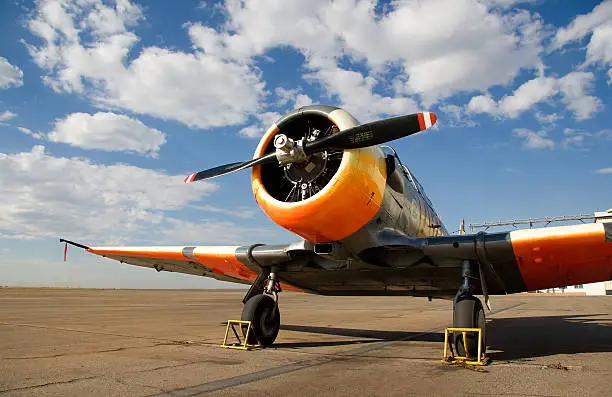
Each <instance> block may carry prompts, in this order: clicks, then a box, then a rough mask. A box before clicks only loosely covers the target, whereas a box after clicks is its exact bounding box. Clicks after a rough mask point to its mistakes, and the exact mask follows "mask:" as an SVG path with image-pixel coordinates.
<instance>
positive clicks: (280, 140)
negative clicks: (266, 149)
mask: <svg viewBox="0 0 612 397" xmlns="http://www.w3.org/2000/svg"><path fill="white" fill-rule="evenodd" d="M274 147H275V148H276V159H277V160H278V163H279V164H280V165H287V164H292V163H302V162H304V161H306V160H308V155H307V154H306V152H305V151H304V144H303V139H300V140H299V141H294V140H293V139H291V138H289V137H287V136H286V135H285V134H278V135H277V136H276V137H275V138H274Z"/></svg>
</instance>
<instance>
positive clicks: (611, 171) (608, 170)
mask: <svg viewBox="0 0 612 397" xmlns="http://www.w3.org/2000/svg"><path fill="white" fill-rule="evenodd" d="M597 172H598V173H599V174H612V167H611V168H601V169H599V170H597Z"/></svg>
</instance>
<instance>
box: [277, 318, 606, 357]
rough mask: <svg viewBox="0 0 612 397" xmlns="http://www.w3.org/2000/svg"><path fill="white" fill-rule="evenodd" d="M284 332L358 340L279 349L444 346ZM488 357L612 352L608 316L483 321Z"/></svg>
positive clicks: (354, 333)
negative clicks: (377, 344)
mask: <svg viewBox="0 0 612 397" xmlns="http://www.w3.org/2000/svg"><path fill="white" fill-rule="evenodd" d="M281 329H282V330H285V331H294V332H304V333H311V334H323V335H334V336H343V337H353V338H359V339H358V340H340V341H308V342H288V343H277V344H275V346H276V347H279V348H300V347H323V346H340V345H354V344H360V343H374V342H380V341H390V340H401V339H409V340H412V341H420V342H438V343H440V344H442V343H444V333H442V332H433V333H423V332H402V331H384V330H372V329H355V328H336V327H318V326H306V325H289V324H287V325H281ZM487 344H488V350H489V353H488V355H489V356H490V357H491V358H492V359H493V360H528V359H530V358H535V357H545V356H552V355H555V354H578V353H600V352H612V321H611V320H610V315H609V314H588V315H567V316H542V317H518V318H495V319H491V320H489V321H487Z"/></svg>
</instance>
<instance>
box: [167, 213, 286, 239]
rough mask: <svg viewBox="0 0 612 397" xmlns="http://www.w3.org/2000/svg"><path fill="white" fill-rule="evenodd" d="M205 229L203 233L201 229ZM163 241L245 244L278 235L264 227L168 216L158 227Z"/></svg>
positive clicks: (275, 231)
mask: <svg viewBox="0 0 612 397" xmlns="http://www.w3.org/2000/svg"><path fill="white" fill-rule="evenodd" d="M203 230H205V233H204V234H203V233H202V231H203ZM160 234H161V237H160V238H162V239H163V241H166V242H169V243H174V242H176V243H181V244H202V241H203V240H204V239H205V241H206V244H228V243H229V244H232V245H234V244H236V245H242V244H244V245H247V244H253V243H254V242H260V241H266V240H270V239H272V238H274V237H275V236H277V235H278V231H277V230H273V229H269V228H266V227H239V226H237V225H236V224H235V223H233V222H228V221H209V220H206V219H202V220H200V221H185V220H182V219H174V218H168V219H167V220H166V222H165V225H164V228H163V229H160Z"/></svg>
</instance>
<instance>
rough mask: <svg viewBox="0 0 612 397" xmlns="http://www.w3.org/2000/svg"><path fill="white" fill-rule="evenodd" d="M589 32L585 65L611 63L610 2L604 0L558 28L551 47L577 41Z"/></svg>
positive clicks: (611, 14) (611, 15)
mask: <svg viewBox="0 0 612 397" xmlns="http://www.w3.org/2000/svg"><path fill="white" fill-rule="evenodd" d="M589 34H591V38H590V40H589V43H588V44H587V46H586V60H585V65H590V64H597V63H600V64H602V65H604V66H607V65H612V2H611V1H604V2H602V3H600V4H599V5H597V6H596V7H595V8H594V9H593V11H591V12H590V13H588V14H584V15H579V16H577V17H576V18H575V19H574V20H573V21H572V22H571V23H570V24H569V25H568V26H567V27H563V28H559V30H557V34H556V35H555V38H554V40H553V48H555V49H558V48H562V47H563V46H565V45H567V44H569V43H572V42H574V41H579V40H582V39H583V38H585V37H586V36H587V35H589Z"/></svg>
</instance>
